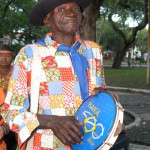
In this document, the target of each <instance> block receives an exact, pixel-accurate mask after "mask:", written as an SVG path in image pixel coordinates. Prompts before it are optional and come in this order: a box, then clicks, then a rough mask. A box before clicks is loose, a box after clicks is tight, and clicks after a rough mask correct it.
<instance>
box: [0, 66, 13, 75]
mask: <svg viewBox="0 0 150 150" xmlns="http://www.w3.org/2000/svg"><path fill="white" fill-rule="evenodd" d="M10 69H11V66H9V67H4V66H0V75H2V76H7V74H8V73H9V72H10Z"/></svg>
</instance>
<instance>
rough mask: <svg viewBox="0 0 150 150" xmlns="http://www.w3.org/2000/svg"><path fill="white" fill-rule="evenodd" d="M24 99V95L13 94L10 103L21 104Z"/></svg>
mask: <svg viewBox="0 0 150 150" xmlns="http://www.w3.org/2000/svg"><path fill="white" fill-rule="evenodd" d="M25 100H26V98H25V97H24V96H21V95H19V94H14V95H13V96H12V99H11V101H10V105H14V106H23V104H24V102H25Z"/></svg>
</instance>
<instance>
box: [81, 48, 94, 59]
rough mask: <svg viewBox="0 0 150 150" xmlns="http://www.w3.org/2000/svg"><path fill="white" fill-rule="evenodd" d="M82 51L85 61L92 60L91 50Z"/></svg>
mask: <svg viewBox="0 0 150 150" xmlns="http://www.w3.org/2000/svg"><path fill="white" fill-rule="evenodd" d="M83 51H84V56H85V57H86V58H87V59H92V58H94V56H93V51H92V48H90V49H88V50H87V49H84V50H83Z"/></svg>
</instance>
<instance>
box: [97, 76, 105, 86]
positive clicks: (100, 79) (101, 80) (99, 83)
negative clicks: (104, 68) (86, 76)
mask: <svg viewBox="0 0 150 150" xmlns="http://www.w3.org/2000/svg"><path fill="white" fill-rule="evenodd" d="M103 83H104V78H100V77H96V84H97V85H99V86H100V87H102V86H103Z"/></svg>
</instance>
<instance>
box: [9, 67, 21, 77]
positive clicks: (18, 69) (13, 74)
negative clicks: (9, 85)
mask: <svg viewBox="0 0 150 150" xmlns="http://www.w3.org/2000/svg"><path fill="white" fill-rule="evenodd" d="M13 69H14V71H13V73H12V76H11V77H12V78H13V79H17V78H18V73H19V71H20V67H19V66H14V68H13Z"/></svg>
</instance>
